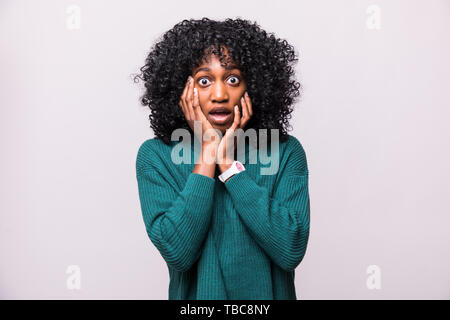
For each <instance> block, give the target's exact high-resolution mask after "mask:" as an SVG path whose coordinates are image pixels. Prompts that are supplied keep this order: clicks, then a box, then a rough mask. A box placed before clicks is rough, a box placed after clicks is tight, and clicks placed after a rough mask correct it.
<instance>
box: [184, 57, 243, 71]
mask: <svg viewBox="0 0 450 320" xmlns="http://www.w3.org/2000/svg"><path fill="white" fill-rule="evenodd" d="M235 69H238V70H239V67H238V66H237V64H236V63H235V62H233V61H232V60H231V59H229V57H228V56H226V57H225V60H224V61H223V62H220V60H219V57H218V56H216V55H210V56H207V57H205V58H204V59H203V60H202V64H201V65H199V66H198V67H196V68H194V70H193V73H197V72H199V71H211V70H235Z"/></svg>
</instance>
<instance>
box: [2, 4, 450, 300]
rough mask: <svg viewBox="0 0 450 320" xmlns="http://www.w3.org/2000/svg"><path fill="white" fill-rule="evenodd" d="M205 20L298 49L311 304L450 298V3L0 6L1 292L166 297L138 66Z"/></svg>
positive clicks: (301, 291) (303, 273)
mask: <svg viewBox="0 0 450 320" xmlns="http://www.w3.org/2000/svg"><path fill="white" fill-rule="evenodd" d="M71 5H76V6H78V7H79V8H80V10H81V11H80V28H79V29H70V28H68V25H67V23H68V19H70V15H71V14H70V13H68V12H67V11H66V10H67V8H69V7H70V6H71ZM371 5H376V6H377V7H376V8H378V9H379V10H380V11H379V13H380V15H379V18H380V19H379V20H377V21H378V22H377V23H378V24H377V23H375V25H378V26H379V27H380V28H379V29H376V28H375V29H373V28H371V26H373V25H374V24H373V21H374V20H373V19H374V17H373V11H370V10H369V11H367V10H368V8H370V6H371ZM204 16H207V17H209V18H213V19H223V18H226V17H232V18H236V17H241V18H245V19H249V20H252V21H257V22H258V23H259V24H260V25H261V27H262V28H264V29H265V30H267V31H269V32H274V33H275V34H276V35H277V36H278V37H281V38H284V39H286V40H288V41H289V42H290V43H291V44H292V45H294V46H295V48H296V49H297V51H298V52H299V58H300V61H299V63H298V65H297V72H298V73H297V76H298V80H299V81H300V82H301V83H302V85H303V92H302V94H303V96H302V98H301V101H299V103H298V104H297V106H296V111H295V113H294V116H293V119H292V123H291V124H292V127H293V128H294V130H293V131H291V132H290V134H292V135H294V136H295V137H297V138H298V139H299V141H301V143H302V145H303V147H304V149H305V151H306V154H307V160H308V165H309V172H310V189H309V190H310V200H311V230H310V239H309V243H308V248H307V253H306V256H305V258H304V260H303V261H302V263H301V264H300V266H299V267H298V268H297V269H296V279H295V281H296V288H297V296H298V298H299V299H449V298H450V273H449V272H448V271H449V270H450V257H449V252H450V250H449V249H450V248H449V247H450V246H449V244H450V235H449V233H448V227H449V225H450V217H449V211H450V210H449V209H450V204H449V198H450V182H449V181H450V169H449V165H448V164H449V163H450V152H449V150H448V147H449V136H450V128H449V126H448V121H449V119H450V111H449V106H450V104H449V100H450V93H449V92H450V90H449V77H450V63H449V61H450V60H449V57H450V43H449V41H448V39H449V33H450V32H449V31H450V2H449V1H445V0H442V1H438V0H433V1H331V0H330V1H282V0H277V1H261V0H259V1H240V0H239V1H226V2H223V1H218V2H214V3H212V2H205V1H195V0H194V1H170V0H166V1H98V0H97V1H56V0H55V1H48V0H47V1H5V0H4V1H2V2H1V4H0V107H1V118H0V121H1V126H0V128H1V135H0V137H1V164H0V170H1V172H0V174H1V179H0V181H1V182H0V186H1V190H0V191H1V193H0V194H1V208H0V210H1V212H0V213H1V216H0V298H3V299H49V298H52V299H55V298H56V299H167V297H168V284H169V275H168V270H167V267H166V264H165V262H164V260H163V258H162V257H161V255H160V254H159V252H158V251H157V249H156V248H155V247H154V245H153V244H152V243H151V241H150V239H149V238H148V236H147V234H146V232H145V227H144V223H143V220H142V216H141V212H140V204H139V198H138V189H137V182H136V177H135V159H136V155H137V150H138V148H139V146H140V145H141V143H142V142H144V141H145V140H146V139H149V138H152V137H153V132H152V131H151V129H150V128H149V122H148V113H149V111H148V110H147V109H145V108H144V107H142V106H140V104H139V97H140V95H141V93H142V91H141V87H142V85H138V84H135V83H134V82H133V81H132V75H133V74H134V73H136V72H138V69H139V67H140V66H142V65H143V63H144V59H145V57H146V55H147V53H148V51H149V49H150V47H151V45H152V44H153V42H154V41H155V40H156V39H157V38H158V37H159V36H160V35H161V34H162V33H163V32H165V31H167V30H168V29H170V28H172V27H173V25H175V24H176V23H178V22H180V21H181V20H183V19H185V18H201V17H204ZM370 22H372V24H371V23H370ZM70 265H76V266H79V268H80V271H81V278H80V279H81V288H80V289H79V290H70V289H68V287H67V279H68V277H69V276H70V275H69V274H67V273H66V270H67V268H68V267H69V266H70ZM371 265H376V266H378V267H379V268H380V271H381V274H380V278H379V279H380V281H381V288H380V289H369V287H368V286H367V279H368V278H369V277H370V274H368V273H367V268H368V267H369V266H371Z"/></svg>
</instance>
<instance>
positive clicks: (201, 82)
mask: <svg viewBox="0 0 450 320" xmlns="http://www.w3.org/2000/svg"><path fill="white" fill-rule="evenodd" d="M210 83H211V81H209V79H208V78H200V79H198V84H199V85H201V86H207V85H209V84H210Z"/></svg>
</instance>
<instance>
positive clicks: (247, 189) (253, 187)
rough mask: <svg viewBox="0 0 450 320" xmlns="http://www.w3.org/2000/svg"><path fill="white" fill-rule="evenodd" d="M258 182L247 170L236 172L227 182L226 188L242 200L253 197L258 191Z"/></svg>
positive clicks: (234, 196)
mask: <svg viewBox="0 0 450 320" xmlns="http://www.w3.org/2000/svg"><path fill="white" fill-rule="evenodd" d="M258 187H259V186H258V184H257V183H256V182H255V180H253V178H252V177H250V175H249V174H248V172H247V170H245V171H241V172H239V173H236V174H235V175H234V176H232V177H231V178H230V179H228V180H227V181H226V182H225V188H227V190H228V192H229V193H230V194H231V195H232V197H233V198H235V199H237V200H239V201H241V200H248V199H250V198H252V195H254V194H256V192H257V191H258Z"/></svg>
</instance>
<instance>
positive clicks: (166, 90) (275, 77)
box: [134, 18, 301, 144]
mask: <svg viewBox="0 0 450 320" xmlns="http://www.w3.org/2000/svg"><path fill="white" fill-rule="evenodd" d="M224 47H225V48H226V49H227V50H228V54H229V58H231V60H232V62H233V63H235V64H236V65H238V67H239V69H240V71H241V73H242V75H243V77H244V79H245V81H246V84H247V92H248V94H249V96H250V98H251V100H252V107H253V116H252V118H251V119H250V120H249V122H248V123H247V125H246V127H245V128H244V129H245V130H247V129H249V128H253V129H255V130H257V132H259V131H258V129H267V134H268V136H270V129H278V130H279V137H280V140H281V141H286V140H287V135H288V133H287V131H288V129H291V126H290V125H289V119H290V118H291V113H292V111H293V105H294V103H295V102H296V98H297V97H298V96H300V89H301V85H300V83H299V82H298V81H296V80H295V71H294V68H293V64H294V63H295V62H297V61H298V58H297V54H296V52H295V49H294V47H293V46H291V45H290V44H289V43H288V42H287V41H286V40H282V39H279V38H277V37H276V36H275V35H274V34H273V33H267V32H266V31H264V30H263V29H261V27H260V26H259V25H258V24H257V23H256V22H251V21H248V20H243V19H241V18H237V19H230V18H228V19H226V20H224V21H215V20H211V19H209V18H202V19H200V20H194V19H190V20H186V19H185V20H183V21H182V22H180V23H178V24H176V25H175V26H174V27H173V28H172V29H170V30H169V31H167V32H166V33H164V34H163V35H162V37H160V38H159V39H158V41H157V42H156V43H155V44H154V45H153V47H152V48H151V51H150V53H149V54H148V56H147V58H146V60H145V65H144V66H142V67H141V68H140V74H138V75H136V76H135V77H134V81H135V82H138V81H139V79H141V80H143V81H144V82H145V88H146V89H145V93H144V94H143V95H142V97H141V98H140V100H141V104H142V105H143V106H148V107H149V108H150V111H151V112H150V115H149V119H150V127H151V128H152V129H153V131H154V133H155V135H156V137H158V138H160V139H161V140H162V141H163V142H164V143H165V144H169V143H170V141H171V139H170V138H171V134H172V132H173V131H174V130H175V129H177V128H185V129H187V130H189V131H191V132H192V130H191V128H190V127H189V125H188V123H187V121H186V119H185V116H184V113H183V111H182V109H181V108H180V106H179V104H178V102H179V100H180V96H181V94H182V92H183V89H184V86H185V84H186V79H187V77H188V76H189V75H191V73H192V70H193V69H194V68H196V67H198V66H199V65H201V63H202V61H203V60H204V59H205V58H207V56H208V55H210V54H215V55H217V56H218V57H219V59H220V61H221V62H222V63H223V61H224V59H225V57H224V50H223V48H224ZM226 63H227V62H225V64H226Z"/></svg>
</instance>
